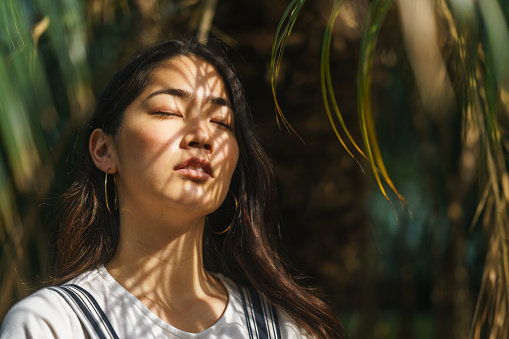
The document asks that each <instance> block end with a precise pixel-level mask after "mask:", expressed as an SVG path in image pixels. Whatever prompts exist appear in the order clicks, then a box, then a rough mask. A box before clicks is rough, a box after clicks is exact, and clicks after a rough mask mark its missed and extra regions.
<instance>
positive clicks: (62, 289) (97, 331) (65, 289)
mask: <svg viewBox="0 0 509 339" xmlns="http://www.w3.org/2000/svg"><path fill="white" fill-rule="evenodd" d="M48 288H49V289H50V290H53V291H55V292H57V293H58V294H59V295H60V296H61V297H62V298H64V300H65V301H67V303H68V304H69V306H71V308H72V309H73V311H74V312H75V313H76V315H77V316H78V318H79V319H80V321H81V323H82V324H83V326H84V327H85V328H86V330H87V332H88V334H89V335H90V338H92V339H110V338H114V339H118V335H117V333H116V332H115V330H114V329H113V327H112V326H111V323H110V321H109V320H108V318H107V317H106V314H104V311H103V310H102V309H101V307H100V306H99V304H98V303H97V301H96V300H95V299H94V297H93V296H92V295H91V294H90V293H89V292H87V291H86V290H84V289H83V288H81V287H79V286H77V285H73V284H66V285H62V286H52V287H48Z"/></svg>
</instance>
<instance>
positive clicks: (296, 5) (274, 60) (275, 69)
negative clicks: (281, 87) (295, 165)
mask: <svg viewBox="0 0 509 339" xmlns="http://www.w3.org/2000/svg"><path fill="white" fill-rule="evenodd" d="M304 3H305V0H293V1H292V2H291V3H290V5H288V7H287V8H286V10H285V12H284V14H283V16H282V17H281V20H280V21H279V24H278V27H277V29H276V34H275V36H274V43H273V45H272V52H271V57H270V60H271V62H270V84H271V88H272V96H273V98H274V104H275V106H276V112H277V116H278V117H279V118H280V119H281V120H282V121H283V124H284V125H285V127H286V128H287V129H290V130H291V131H292V132H293V133H295V135H297V136H298V134H297V132H296V131H295V130H294V129H293V128H292V127H291V125H290V123H289V122H288V121H287V119H286V117H285V116H284V114H283V111H282V109H281V107H280V105H279V102H278V100H277V96H276V87H277V79H278V76H279V70H280V66H281V59H282V58H283V53H284V51H285V48H286V43H287V42H288V38H289V36H290V33H291V31H292V29H293V26H294V25H295V22H296V21H297V17H298V15H299V12H300V10H301V9H302V6H303V5H304ZM285 22H286V24H285ZM283 26H284V28H283ZM277 122H278V125H279V119H278V120H277ZM298 137H299V136H298ZM299 138H300V137H299ZM300 139H301V138H300ZM301 140H302V139H301Z"/></svg>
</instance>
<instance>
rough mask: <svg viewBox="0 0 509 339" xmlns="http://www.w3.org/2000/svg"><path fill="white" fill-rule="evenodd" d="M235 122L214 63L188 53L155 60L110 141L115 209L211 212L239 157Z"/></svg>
mask: <svg viewBox="0 0 509 339" xmlns="http://www.w3.org/2000/svg"><path fill="white" fill-rule="evenodd" d="M234 124H235V121H234V116H233V112H232V109H231V105H230V101H229V98H228V96H227V92H226V90H225V87H224V84H223V81H222V78H221V76H220V75H219V74H218V72H217V71H216V70H215V68H214V67H213V66H212V65H210V64H209V63H207V62H205V61H202V60H200V59H198V58H195V57H186V56H179V57H176V58H173V59H170V60H168V61H166V62H164V63H163V64H161V66H160V67H159V68H158V69H157V70H155V71H154V72H153V73H152V76H151V78H150V82H149V84H148V86H147V87H146V88H145V90H144V91H143V92H142V93H141V95H140V96H139V97H137V98H136V99H135V100H134V101H133V102H132V103H131V104H130V105H129V106H128V107H127V109H126V110H125V112H124V119H123V122H122V126H121V128H120V131H119V133H118V135H117V137H116V139H115V150H116V152H115V153H116V160H117V161H116V165H117V166H116V167H117V170H118V176H117V189H118V195H119V201H120V208H121V209H125V211H126V212H131V213H135V211H138V212H141V211H142V213H150V215H151V216H153V217H156V218H157V217H161V218H164V216H165V215H166V216H170V217H176V216H177V215H176V214H175V213H184V215H185V214H186V213H193V215H198V216H199V215H206V214H208V213H211V212H212V211H214V210H216V209H217V208H218V207H219V206H220V205H221V203H222V201H223V200H224V198H225V196H226V194H227V193H228V189H229V185H230V180H231V178H232V175H233V172H234V170H235V167H236V165H237V160H238V157H239V147H238V144H237V140H236V138H235V134H234Z"/></svg>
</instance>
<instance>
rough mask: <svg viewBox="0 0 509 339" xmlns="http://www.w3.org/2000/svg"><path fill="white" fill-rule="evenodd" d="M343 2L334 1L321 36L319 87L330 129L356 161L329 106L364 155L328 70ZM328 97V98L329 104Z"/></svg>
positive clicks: (357, 148) (351, 140) (354, 144)
mask: <svg viewBox="0 0 509 339" xmlns="http://www.w3.org/2000/svg"><path fill="white" fill-rule="evenodd" d="M342 4H343V1H342V0H341V1H335V2H334V7H333V9H332V12H331V15H330V18H329V21H328V22H327V26H326V28H325V34H324V37H323V44H322V56H321V62H320V79H321V81H320V82H321V88H322V98H323V103H324V106H325V111H326V112H327V117H328V118H329V122H330V124H331V126H332V129H333V130H334V133H335V134H336V137H337V138H338V140H339V142H340V143H341V145H342V146H343V148H344V149H345V150H346V151H347V152H348V154H349V155H350V156H351V157H352V158H353V159H355V161H357V159H356V158H355V156H354V155H353V154H352V152H351V151H350V149H349V148H348V146H347V145H346V144H345V142H344V140H343V138H342V137H341V135H340V134H339V131H338V128H337V126H336V122H335V121H334V119H333V116H332V113H331V108H330V106H332V109H333V110H334V113H335V115H336V118H337V119H338V121H339V123H340V125H341V127H342V128H343V131H344V132H345V134H346V135H347V137H348V139H349V140H350V142H351V143H352V145H353V146H354V147H355V149H356V150H357V151H358V152H359V153H360V154H361V155H362V156H363V157H364V158H366V156H365V155H364V153H363V152H362V150H361V149H360V147H359V146H358V145H357V143H356V142H355V140H354V139H353V137H352V135H351V133H350V131H349V130H348V128H347V127H346V125H345V121H344V119H343V116H342V115H341V112H340V110H339V107H338V104H337V101H336V96H335V94H334V89H333V87H332V79H331V72H330V45H331V39H332V31H333V28H334V23H335V22H336V19H337V17H338V15H339V10H340V8H341V5H342ZM329 99H330V105H329ZM357 163H358V164H359V166H360V167H361V168H362V166H361V164H360V163H359V162H358V161H357Z"/></svg>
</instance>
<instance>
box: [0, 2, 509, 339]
mask: <svg viewBox="0 0 509 339" xmlns="http://www.w3.org/2000/svg"><path fill="white" fill-rule="evenodd" d="M1 1H2V2H1V3H0V36H1V39H2V40H1V41H0V51H1V54H2V58H1V60H0V133H1V135H0V137H1V139H0V140H1V145H0V291H1V296H0V319H1V317H3V315H4V314H5V312H6V311H7V310H8V308H9V307H10V305H12V303H13V302H15V301H17V300H19V299H20V298H21V297H23V296H26V295H27V294H29V293H30V292H32V291H33V289H34V288H37V287H38V286H40V285H41V283H43V282H44V281H45V279H48V275H47V272H48V260H49V258H50V256H51V253H50V251H49V243H50V240H51V238H52V235H53V234H54V232H55V230H56V225H55V224H54V219H55V215H56V213H55V211H58V196H59V195H61V194H62V193H63V192H64V191H65V189H66V188H67V187H68V186H69V185H70V184H71V183H72V180H73V176H72V169H73V166H74V164H75V159H74V157H73V154H75V153H73V152H75V149H74V148H75V147H76V144H77V142H78V140H79V135H80V129H81V128H82V127H83V126H84V124H86V121H87V118H88V117H90V115H91V113H92V110H93V108H94V105H95V100H96V98H97V97H98V95H99V93H100V92H101V90H102V88H103V86H104V85H105V84H106V82H107V81H108V80H109V78H110V77H111V75H112V74H113V72H114V71H115V70H116V69H118V68H119V66H120V65H122V63H123V62H125V61H126V60H127V59H129V58H130V57H131V56H133V55H134V54H135V53H136V52H137V51H139V50H141V49H143V48H144V47H146V46H149V45H151V44H153V43H156V42H159V41H162V40H167V39H171V38H179V37H181V36H190V35H193V34H196V32H198V31H200V29H202V30H204V31H205V32H208V31H210V32H211V33H212V34H215V35H216V36H218V37H219V38H221V39H223V40H224V41H225V42H226V43H227V44H228V45H230V46H231V48H232V53H231V55H232V59H233V61H234V63H235V65H236V67H237V69H238V71H239V72H240V73H241V76H242V79H243V82H244V84H245V87H246V90H247V95H248V98H249V103H250V106H251V109H252V112H253V115H254V118H255V122H256V125H257V132H258V136H259V138H260V139H261V141H262V144H263V145H264V146H265V148H266V150H267V152H268V153H269V155H270V157H271V158H272V159H273V161H274V164H275V169H276V175H277V182H278V194H279V203H280V209H281V233H282V239H281V245H282V249H283V253H284V254H285V255H286V256H287V257H288V258H289V259H290V260H291V261H292V262H293V264H294V265H295V267H296V268H297V269H298V270H301V271H302V272H304V273H305V274H306V275H307V276H308V278H307V279H306V282H307V283H308V284H309V285H311V286H315V287H317V288H320V289H321V290H322V291H323V293H325V294H326V295H327V296H328V299H329V300H330V301H331V303H332V305H333V307H334V310H335V311H336V312H337V314H338V316H339V317H340V318H341V319H342V321H343V322H344V324H345V326H346V328H347V332H348V336H349V337H351V338H359V339H363V338H405V339H412V338H416V339H417V338H419V339H420V338H422V339H424V338H468V337H469V335H470V336H471V337H476V338H484V337H486V338H488V337H489V335H492V336H491V337H490V338H506V337H507V336H506V335H507V325H505V323H506V321H507V307H508V300H509V299H508V296H507V290H508V289H507V288H506V287H504V286H508V284H509V281H508V279H507V278H508V277H509V275H508V274H507V272H509V270H508V267H507V263H505V264H504V258H505V260H506V261H507V252H505V253H506V254H505V255H504V254H503V253H504V252H503V251H504V249H507V247H504V246H505V245H507V239H506V238H503V237H504V236H503V234H505V233H504V232H505V230H509V228H508V224H509V222H508V221H507V217H508V214H507V207H506V205H505V202H506V201H508V200H509V196H508V194H507V192H508V190H509V181H507V180H509V179H508V178H507V171H506V170H505V168H506V167H505V166H506V159H507V157H506V155H507V149H508V148H507V145H508V144H509V143H508V142H507V136H506V129H505V127H507V120H508V119H507V117H508V114H507V113H508V109H507V107H508V105H509V95H508V92H507V88H508V87H507V76H506V75H507V60H509V59H504V56H507V57H509V54H508V52H507V45H508V44H507V43H508V38H507V18H508V17H509V6H508V5H507V4H505V3H504V2H503V1H496V0H485V5H484V7H483V5H482V4H479V3H477V2H475V1H463V2H462V1H432V2H430V1H427V0H415V1H408V0H400V1H396V2H395V3H394V4H392V6H391V8H390V10H389V11H388V13H387V16H386V18H385V20H384V22H383V26H382V29H381V32H380V36H379V39H378V41H374V42H373V43H376V51H375V56H374V60H373V68H372V71H371V80H372V83H371V101H372V105H373V114H374V118H375V122H376V132H377V135H378V140H379V143H380V148H381V152H382V155H383V157H384V160H385V165H386V166H387V170H388V172H389V174H390V176H391V178H392V179H393V181H394V183H395V185H396V187H398V189H399V191H400V193H401V194H402V195H403V196H404V197H405V199H406V201H407V203H408V207H407V208H404V207H401V205H400V203H399V202H398V199H397V197H396V196H395V195H394V194H392V193H389V197H390V199H391V202H392V204H393V205H394V210H393V208H392V207H391V204H390V203H389V202H388V201H387V200H386V199H385V198H384V196H383V195H382V193H381V192H380V190H379V188H378V187H377V185H376V183H375V180H374V176H373V173H372V170H371V169H370V167H369V164H368V162H367V161H364V160H363V159H362V157H360V156H359V157H358V161H359V163H360V165H361V166H362V167H361V166H359V164H358V163H357V162H356V160H355V159H353V158H352V157H351V156H350V155H349V154H348V153H347V152H346V151H345V150H344V149H343V148H342V146H341V144H340V142H339V141H338V139H337V138H336V136H335V134H334V132H333V130H332V128H331V125H330V122H329V120H328V119H327V116H326V114H325V109H324V106H323V101H322V92H321V88H320V60H321V57H320V54H321V49H322V40H323V35H324V30H325V26H326V24H327V21H328V20H329V15H330V13H331V9H332V5H333V2H334V1H331V0H313V1H307V2H306V3H305V5H304V7H303V9H302V11H301V13H300V15H299V17H298V20H297V21H296V24H295V27H294V28H293V31H292V33H291V35H290V37H289V40H288V43H287V46H286V50H285V53H284V57H283V59H282V63H281V68H280V73H279V78H278V83H277V98H278V101H279V104H280V106H281V108H282V110H283V113H284V114H285V116H286V118H287V119H288V121H289V123H290V124H291V126H292V128H293V129H294V130H295V131H296V132H297V133H298V136H297V135H296V134H295V133H293V132H288V129H287V128H286V127H285V126H284V125H283V124H279V125H278V122H277V114H276V111H275V106H274V99H273V97H272V92H271V87H270V62H271V50H272V44H273V41H274V36H275V33H276V28H277V26H278V23H279V21H280V20H281V18H282V16H283V13H284V11H285V9H286V8H287V6H288V5H289V4H290V1H289V0H242V1H238V0H218V1H217V2H216V1H208V0H203V1H200V0H180V1H179V0H174V1H171V0H160V1H156V0H67V1H63V0H32V1H29V0H1ZM384 2H385V3H387V1H368V0H347V1H344V4H343V6H342V7H341V9H340V12H339V16H338V18H337V21H336V24H335V25H334V30H333V36H332V44H331V55H330V60H331V65H330V67H331V71H330V72H331V78H332V83H333V86H334V90H335V95H336V99H337V103H338V107H339V109H340V110H341V113H342V115H343V118H344V119H345V122H346V125H347V126H348V128H349V130H350V132H351V133H352V136H353V138H354V139H355V140H356V142H357V143H359V144H362V135H361V129H360V125H359V117H358V115H357V110H358V102H357V93H358V84H357V71H358V67H359V63H361V64H362V63H363V62H365V61H364V60H362V59H360V58H361V56H360V54H361V43H362V34H363V29H364V21H365V18H366V13H367V11H368V7H369V6H370V5H372V6H374V5H373V4H374V3H384ZM460 2H462V3H464V4H463V5H461V6H464V7H461V8H460V7H458V6H460V5H458V4H459V3H460ZM409 4H410V5H409ZM411 4H413V5H415V7H411ZM469 4H471V6H470V5H469ZM405 6H406V7H405ZM409 6H410V7H409ZM419 6H421V7H419ZM469 6H470V7H469ZM489 6H491V7H489ZM488 7H489V8H488ZM458 8H459V9H458ZM486 8H488V9H486ZM207 11H208V12H207ZM490 11H491V12H490ZM207 13H209V14H212V15H213V21H212V24H211V26H207V25H206V19H204V18H205V17H206V14H207ZM458 13H459V14H458ZM486 13H488V14H486ZM493 13H495V14H493ZM497 13H498V14H497ZM416 14H417V15H416ZM427 15H428V16H427ZM429 15H431V16H429ZM415 18H419V20H414V19H415ZM423 18H424V19H423ZM487 18H491V19H490V20H492V22H491V23H490V22H489V21H488V20H487ZM423 22H424V23H423ZM409 23H410V24H409ZM419 25H420V26H419ZM423 25H424V26H423ZM426 25H427V26H426ZM490 25H491V26H490ZM490 27H491V28H490ZM493 27H495V28H493ZM462 28H463V29H464V30H461V29H462ZM412 29H413V30H414V31H412ZM493 32H495V33H493ZM497 33H498V35H497ZM412 34H413V35H412ZM492 36H494V37H492ZM493 39H495V40H493ZM496 39H498V40H496ZM493 41H495V42H496V43H494V42H493ZM430 42H432V44H430ZM493 46H495V47H497V48H494V47H493ZM434 53H435V54H434ZM437 53H438V54H437ZM437 55H438V57H437ZM489 58H492V59H489ZM489 60H495V61H493V62H492V63H490V61H489ZM436 65H438V66H436ZM504 65H505V66H504ZM490 67H491V68H490ZM504 67H505V68H504ZM437 69H438V70H441V73H440V72H438V71H436V70H437ZM434 71H436V73H433V72H434ZM504 72H505V73H504ZM430 74H431V76H432V77H434V78H433V79H434V80H433V81H435V82H433V81H432V82H429V81H428V82H426V81H427V80H426V75H430ZM472 74H473V78H472ZM439 75H440V76H439ZM423 79H424V80H423ZM430 83H432V84H436V87H434V86H435V85H430ZM472 83H473V85H472ZM474 85H475V86H474ZM433 91H435V92H433ZM436 92H438V94H437V93H436ZM429 93H431V94H429ZM490 114H491V115H490ZM483 117H484V118H483ZM493 121H494V122H495V123H494V124H493V123H491V124H490V122H493ZM486 126H488V127H486ZM493 133H494V134H496V136H498V137H494V136H493V135H492V134H493ZM300 138H302V140H301V139H300ZM497 145H498V146H497ZM497 152H498V153H497ZM490 159H492V160H490ZM493 159H494V160H493ZM490 161H491V162H490ZM491 163H495V165H493V166H494V168H495V170H494V169H493V166H491V165H490V164H491ZM490 166H491V167H490ZM493 171H495V172H493ZM504 178H505V179H504ZM504 180H505V181H504ZM490 183H491V186H490ZM496 188H498V190H497V189H496ZM476 211H479V213H476ZM396 218H397V219H396ZM497 218H498V219H497ZM497 232H498V233H497ZM501 234H502V235H501ZM505 236H507V235H505ZM494 237H498V238H494ZM501 239H502V240H501ZM504 244H505V245H504ZM488 245H489V246H488ZM487 253H488V256H487ZM490 253H491V254H490ZM499 253H502V254H501V255H500V254H499ZM485 260H487V261H486V267H485ZM490 260H491V261H490ZM504 265H505V266H504ZM483 270H484V277H485V278H484V280H483ZM504 270H505V271H504ZM504 272H505V275H504ZM483 281H484V283H483V284H482V282H483ZM480 291H483V293H485V294H483V293H480ZM490 293H491V294H490ZM476 303H478V304H477V305H478V308H477V309H478V312H477V313H475V310H476ZM483 319H484V320H483ZM486 319H488V320H486ZM489 319H494V320H493V321H491V322H490V320H489ZM472 323H474V324H476V323H477V324H480V325H479V327H475V328H478V329H479V330H478V331H474V332H470V330H471V325H472ZM493 331H495V332H493ZM504 331H505V332H504ZM493 333H495V334H493Z"/></svg>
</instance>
